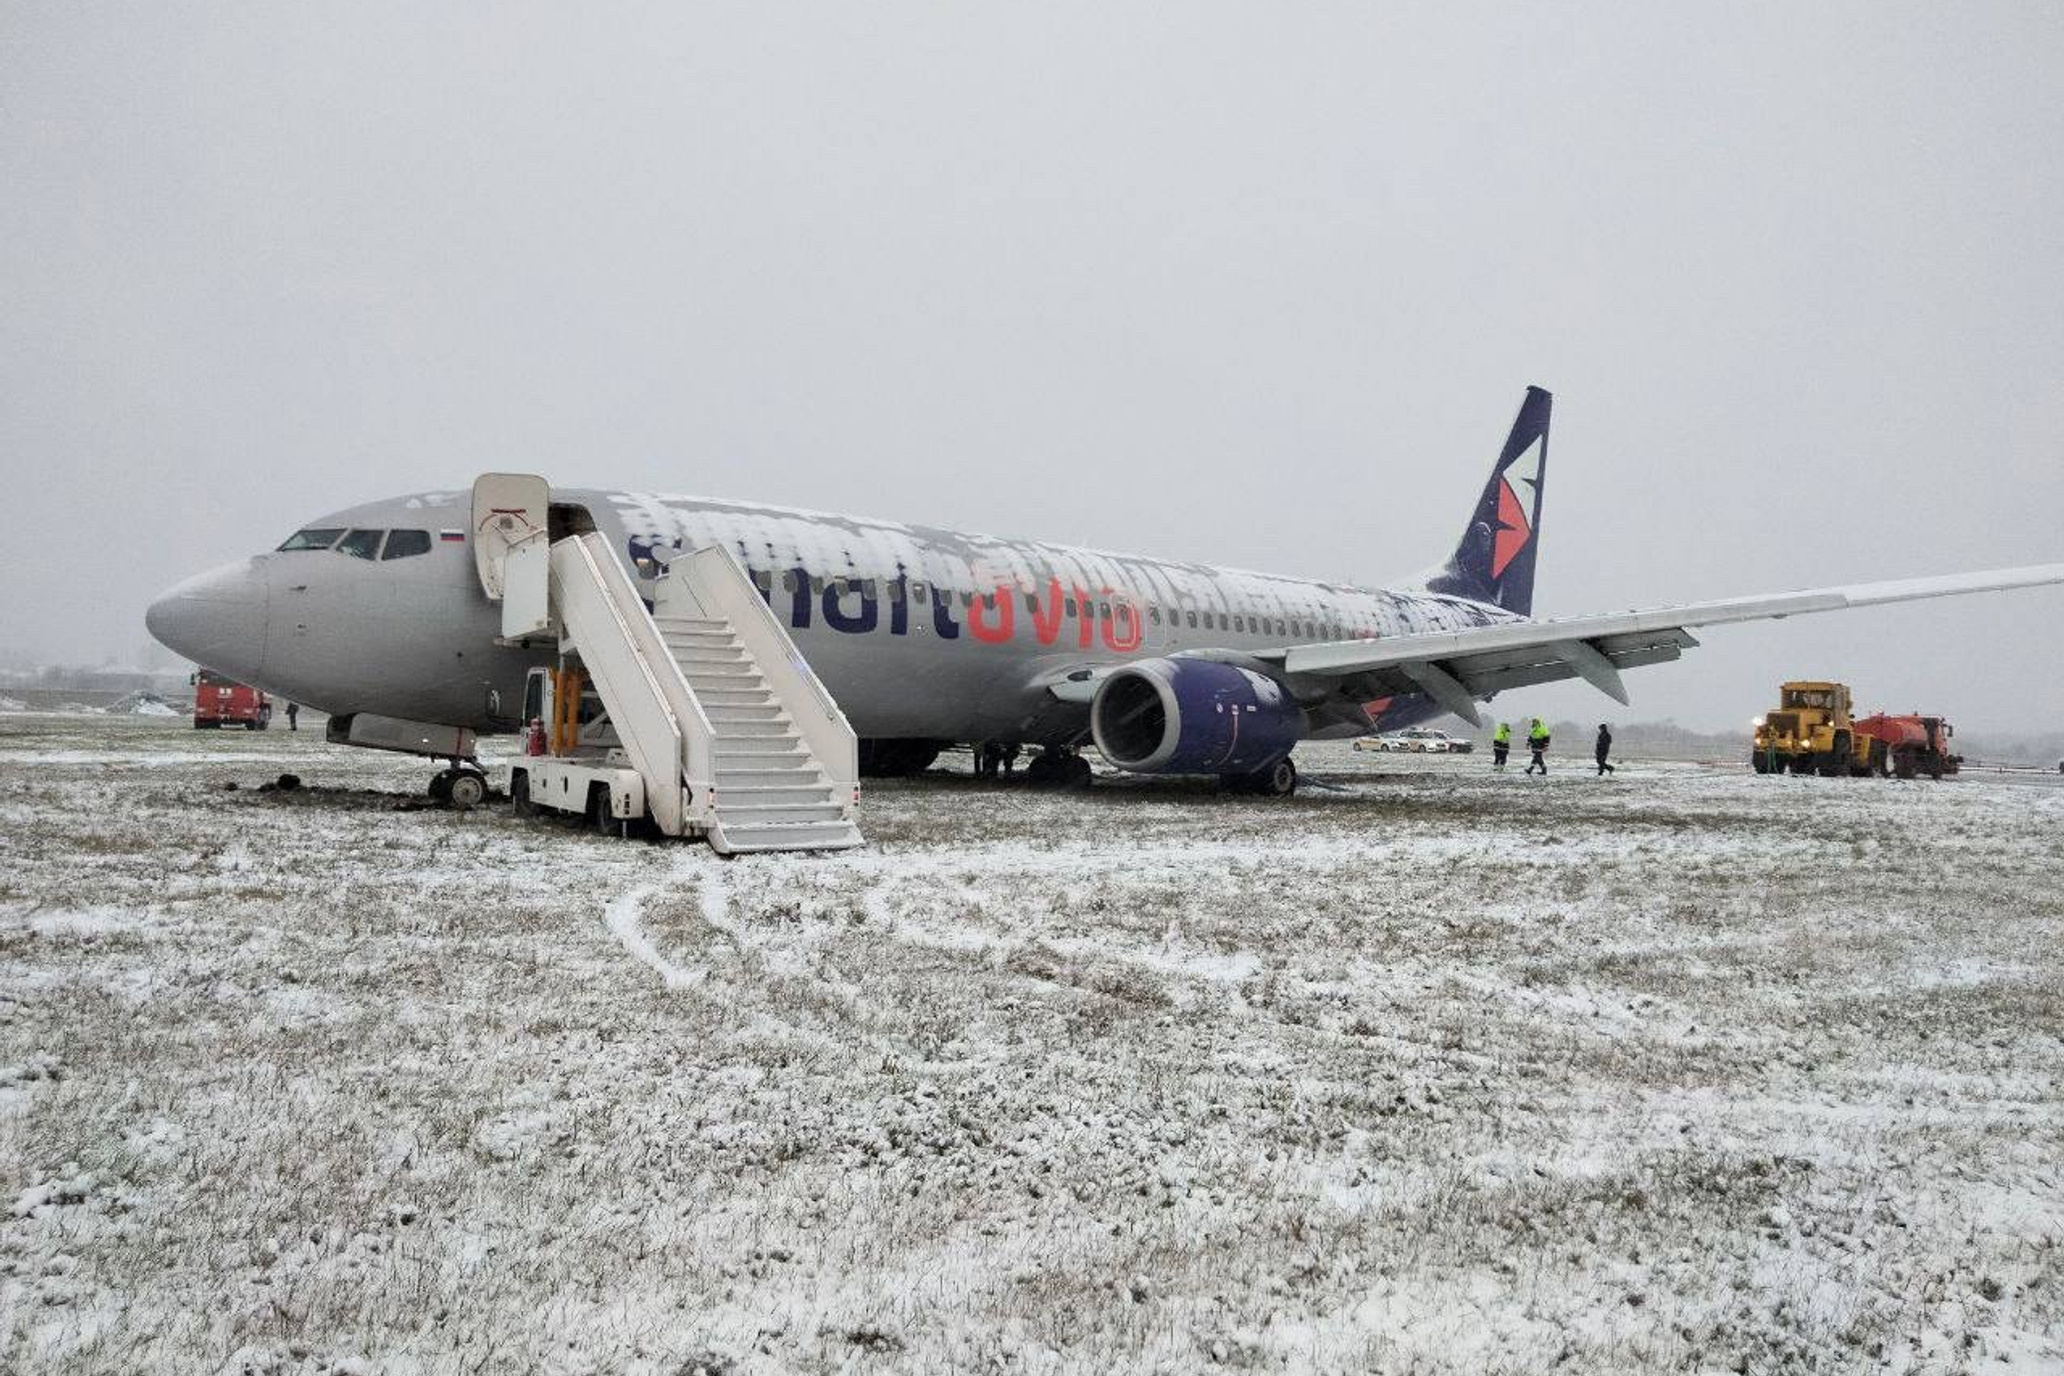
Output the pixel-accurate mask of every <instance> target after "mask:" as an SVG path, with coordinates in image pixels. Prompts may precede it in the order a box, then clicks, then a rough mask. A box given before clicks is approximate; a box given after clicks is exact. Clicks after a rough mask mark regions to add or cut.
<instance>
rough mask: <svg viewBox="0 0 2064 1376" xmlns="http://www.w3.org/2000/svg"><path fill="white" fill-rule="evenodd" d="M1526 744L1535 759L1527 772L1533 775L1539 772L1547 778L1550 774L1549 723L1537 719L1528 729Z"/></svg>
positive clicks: (1528, 766) (1527, 768)
mask: <svg viewBox="0 0 2064 1376" xmlns="http://www.w3.org/2000/svg"><path fill="white" fill-rule="evenodd" d="M1526 744H1527V749H1529V750H1531V751H1533V752H1534V758H1533V760H1532V762H1531V763H1529V764H1528V765H1527V767H1526V772H1527V773H1529V774H1532V773H1534V772H1536V771H1539V772H1540V773H1541V774H1542V775H1543V776H1544V777H1545V776H1546V775H1547V773H1548V723H1546V722H1544V721H1542V720H1541V719H1540V718H1539V717H1535V718H1534V724H1533V725H1532V726H1529V727H1528V728H1527V733H1526Z"/></svg>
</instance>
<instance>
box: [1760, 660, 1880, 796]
mask: <svg viewBox="0 0 2064 1376" xmlns="http://www.w3.org/2000/svg"><path fill="white" fill-rule="evenodd" d="M1884 749H1885V745H1884V742H1883V741H1877V740H1873V739H1872V738H1871V737H1869V736H1864V735H1859V734H1857V732H1856V729H1855V722H1854V721H1853V720H1852V719H1851V717H1850V707H1849V687H1848V685H1847V684H1843V683H1787V684H1785V685H1784V686H1783V687H1782V688H1781V689H1779V692H1778V708H1777V710H1776V711H1774V712H1771V713H1768V714H1766V715H1764V716H1760V717H1758V718H1756V748H1755V752H1754V753H1753V754H1751V755H1750V757H1749V763H1750V764H1751V765H1753V766H1754V767H1755V770H1756V772H1757V773H1758V774H1782V773H1784V772H1785V771H1786V770H1790V771H1791V772H1792V773H1794V774H1819V775H1821V776H1823V777H1825V778H1846V777H1848V776H1850V775H1865V774H1872V773H1877V772H1881V771H1880V770H1879V768H1878V765H1879V762H1880V760H1881V759H1882V758H1883V751H1884Z"/></svg>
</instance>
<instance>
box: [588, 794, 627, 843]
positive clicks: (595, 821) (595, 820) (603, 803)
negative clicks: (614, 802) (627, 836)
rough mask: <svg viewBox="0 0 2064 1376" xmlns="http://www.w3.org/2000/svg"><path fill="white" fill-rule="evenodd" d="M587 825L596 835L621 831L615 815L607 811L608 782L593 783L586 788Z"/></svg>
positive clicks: (609, 834)
mask: <svg viewBox="0 0 2064 1376" xmlns="http://www.w3.org/2000/svg"><path fill="white" fill-rule="evenodd" d="M588 825H589V826H592V827H593V828H594V829H595V834H596V835H598V836H616V835H619V834H621V832H622V828H621V827H619V826H618V825H617V820H616V817H615V815H614V814H612V813H611V812H610V811H609V785H608V784H594V785H592V786H590V787H589V789H588Z"/></svg>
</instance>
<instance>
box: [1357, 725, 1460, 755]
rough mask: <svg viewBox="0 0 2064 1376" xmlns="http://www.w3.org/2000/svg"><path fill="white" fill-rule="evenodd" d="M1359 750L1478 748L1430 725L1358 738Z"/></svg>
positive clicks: (1438, 752)
mask: <svg viewBox="0 0 2064 1376" xmlns="http://www.w3.org/2000/svg"><path fill="white" fill-rule="evenodd" d="M1354 748H1355V749H1357V750H1408V751H1411V752H1412V753H1413V754H1420V755H1467V754H1468V753H1469V752H1470V751H1472V750H1474V749H1476V742H1474V741H1466V740H1463V739H1462V738H1461V737H1460V736H1451V735H1449V734H1448V733H1447V732H1445V731H1436V730H1434V729H1433V728H1432V727H1430V726H1414V727H1412V728H1411V729H1410V730H1406V731H1386V732H1384V733H1383V734H1382V735H1380V736H1361V737H1358V738H1356V740H1355V743H1354Z"/></svg>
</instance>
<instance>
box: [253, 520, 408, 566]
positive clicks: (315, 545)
mask: <svg viewBox="0 0 2064 1376" xmlns="http://www.w3.org/2000/svg"><path fill="white" fill-rule="evenodd" d="M301 549H328V550H335V551H336V552H337V553H339V554H348V555H350V556H351V557H352V558H354V559H407V558H410V557H411V556H413V555H417V554H428V553H429V552H430V532H429V531H427V530H345V529H344V528H343V527H341V526H336V527H321V526H318V527H315V528H312V529H309V530H297V531H295V532H294V533H293V534H292V535H290V536H288V537H287V542H286V543H285V544H283V545H281V546H280V550H281V552H285V551H288V550H301Z"/></svg>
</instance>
